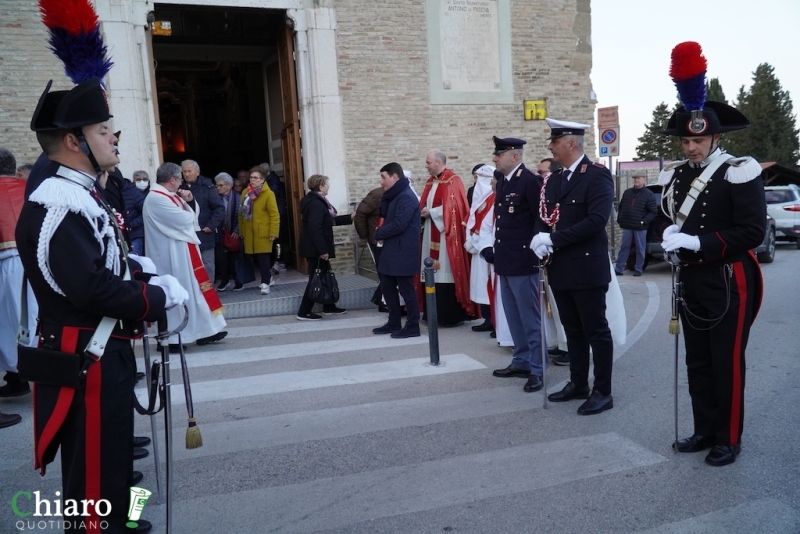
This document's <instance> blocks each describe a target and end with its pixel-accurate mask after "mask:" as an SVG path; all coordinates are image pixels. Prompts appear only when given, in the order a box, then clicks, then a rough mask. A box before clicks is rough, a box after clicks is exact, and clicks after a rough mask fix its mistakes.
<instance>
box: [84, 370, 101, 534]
mask: <svg viewBox="0 0 800 534" xmlns="http://www.w3.org/2000/svg"><path fill="white" fill-rule="evenodd" d="M101 378H102V360H100V361H99V362H96V363H94V364H92V365H91V366H90V367H89V374H88V375H87V376H86V391H85V392H84V397H83V398H84V405H85V409H86V425H85V432H86V437H85V440H86V443H85V454H86V458H85V462H86V463H85V465H86V477H85V481H86V499H91V500H93V501H94V502H95V503H96V502H97V501H99V500H100V498H101V497H100V495H101V493H100V491H101V486H100V472H101V470H100V465H101V464H100V454H101V451H100V448H101V447H100V435H101V432H100V422H101V421H100V418H101V416H102V410H101V409H100V393H101V390H100V383H101ZM96 509H97V508H96V507H90V510H91V511H92V514H91V517H90V518H89V520H87V521H86V525H87V528H86V534H95V533H99V532H100V519H101V518H100V517H99V516H98V515H97V514H96V513H95V510H96ZM90 521H91V523H90ZM92 524H93V525H96V526H97V528H96V529H95V528H90V525H92Z"/></svg>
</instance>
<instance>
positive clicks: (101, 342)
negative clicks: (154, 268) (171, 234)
mask: <svg viewBox="0 0 800 534" xmlns="http://www.w3.org/2000/svg"><path fill="white" fill-rule="evenodd" d="M122 279H123V280H125V281H128V280H130V279H131V275H130V266H129V265H128V262H127V261H126V262H125V274H123V275H122ZM20 302H21V306H20V316H19V330H17V342H18V343H20V344H21V345H25V346H29V345H30V344H31V331H30V328H29V326H28V275H26V274H23V275H22V295H21V298H20ZM116 324H117V320H116V319H113V318H111V317H103V320H102V321H100V324H99V325H98V326H97V328H96V329H95V331H94V334H93V335H92V339H90V340H89V344H88V345H87V346H86V349H84V351H85V352H86V353H88V354H91V356H92V357H93V359H94V360H95V361H98V360H100V358H102V357H103V353H104V352H105V350H106V345H107V344H108V340H109V338H110V337H111V333H112V332H113V331H114V326H115V325H116Z"/></svg>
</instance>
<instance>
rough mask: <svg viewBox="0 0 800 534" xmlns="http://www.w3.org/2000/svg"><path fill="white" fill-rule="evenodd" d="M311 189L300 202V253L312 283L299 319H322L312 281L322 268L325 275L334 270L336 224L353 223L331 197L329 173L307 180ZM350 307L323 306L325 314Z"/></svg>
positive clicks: (339, 311) (309, 285)
mask: <svg viewBox="0 0 800 534" xmlns="http://www.w3.org/2000/svg"><path fill="white" fill-rule="evenodd" d="M306 185H308V188H309V189H310V191H309V192H308V194H306V196H305V197H304V198H303V200H301V201H300V213H301V214H302V224H301V228H300V254H302V255H303V256H304V257H305V258H306V261H307V262H308V285H306V291H305V293H304V294H303V300H302V301H301V302H300V309H299V310H297V320H298V321H319V320H320V319H322V317H321V316H319V315H317V314H316V313H313V312H312V311H311V309H312V308H313V307H314V302H315V301H314V300H313V299H312V297H313V295H312V291H311V287H312V280H313V279H314V275H315V274H316V271H317V269H319V271H320V274H321V275H324V274H326V273H328V272H329V271H330V270H331V264H330V259H331V258H335V257H336V250H335V248H334V246H333V226H334V225H336V226H341V225H346V224H352V222H353V219H352V215H349V214H348V215H338V214H337V212H336V208H334V207H333V206H332V205H331V203H330V202H328V199H327V198H326V196H327V194H328V189H330V180H329V179H328V177H327V176H323V175H321V174H314V175H312V176H310V177H309V178H308V181H307V182H306ZM346 312H347V310H345V309H342V308H337V307H336V303H335V302H334V303H328V304H323V305H322V313H323V314H324V315H341V314H343V313H346Z"/></svg>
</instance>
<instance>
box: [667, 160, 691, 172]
mask: <svg viewBox="0 0 800 534" xmlns="http://www.w3.org/2000/svg"><path fill="white" fill-rule="evenodd" d="M688 161H689V160H688V159H681V160H678V161H673V162H672V163H670V164H669V165H667V166H666V167H664V169H663V171H671V170H672V169H675V168H676V167H680V166H681V165H683V164H684V163H686V162H688Z"/></svg>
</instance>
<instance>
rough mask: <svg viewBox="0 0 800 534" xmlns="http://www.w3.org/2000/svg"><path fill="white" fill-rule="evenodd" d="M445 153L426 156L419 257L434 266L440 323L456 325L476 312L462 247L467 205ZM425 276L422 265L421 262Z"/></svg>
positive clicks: (469, 259)
mask: <svg viewBox="0 0 800 534" xmlns="http://www.w3.org/2000/svg"><path fill="white" fill-rule="evenodd" d="M446 164H447V156H445V155H444V154H443V153H442V152H439V151H433V152H431V153H430V154H428V156H427V157H426V158H425V168H426V169H427V170H428V173H429V174H430V178H428V181H427V182H426V183H425V189H424V190H423V192H422V198H421V199H420V214H421V215H422V219H423V233H422V258H421V259H422V260H424V259H425V258H426V257H430V258H432V259H433V261H434V268H435V269H436V310H437V316H438V322H439V326H443V327H450V326H458V325H460V324H461V323H463V322H464V321H465V320H466V319H468V318H471V317H476V316H477V315H478V312H477V306H476V305H475V303H474V302H472V301H471V300H470V296H469V278H470V261H471V258H470V254H469V253H467V251H466V250H465V249H464V242H465V240H466V221H467V219H468V218H469V204H468V203H467V193H466V190H465V189H464V183H463V182H462V181H461V178H459V177H458V175H457V174H456V173H454V172H453V171H451V170H450V169H448V168H447V167H446ZM420 265H421V270H422V272H423V277H424V269H425V267H424V264H422V263H420Z"/></svg>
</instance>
